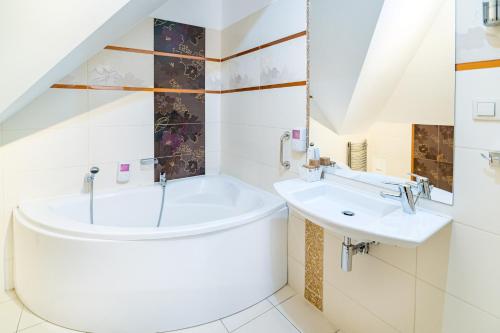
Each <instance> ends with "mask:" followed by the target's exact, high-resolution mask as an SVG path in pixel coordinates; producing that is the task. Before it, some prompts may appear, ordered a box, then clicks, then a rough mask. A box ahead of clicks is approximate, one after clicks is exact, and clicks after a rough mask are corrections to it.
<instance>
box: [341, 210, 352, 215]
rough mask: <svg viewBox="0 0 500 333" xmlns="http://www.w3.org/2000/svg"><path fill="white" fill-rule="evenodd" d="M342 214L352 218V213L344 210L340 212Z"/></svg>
mask: <svg viewBox="0 0 500 333" xmlns="http://www.w3.org/2000/svg"><path fill="white" fill-rule="evenodd" d="M342 214H344V215H345V216H354V215H355V214H354V212H351V211H350V210H344V211H343V212H342Z"/></svg>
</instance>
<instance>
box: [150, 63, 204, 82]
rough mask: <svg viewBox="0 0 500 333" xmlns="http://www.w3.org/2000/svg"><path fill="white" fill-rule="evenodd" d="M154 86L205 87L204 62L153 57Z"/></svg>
mask: <svg viewBox="0 0 500 333" xmlns="http://www.w3.org/2000/svg"><path fill="white" fill-rule="evenodd" d="M154 71H155V74H154V77H155V79H154V86H155V87H156V88H173V89H205V62H204V61H200V60H192V59H182V58H171V57H163V56H155V57H154Z"/></svg>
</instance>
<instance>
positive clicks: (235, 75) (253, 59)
mask: <svg viewBox="0 0 500 333" xmlns="http://www.w3.org/2000/svg"><path fill="white" fill-rule="evenodd" d="M221 80H222V84H221V86H222V90H228V89H238V88H248V87H257V86H260V56H259V53H258V52H252V53H249V54H245V55H243V56H240V57H237V58H233V59H230V60H227V61H224V62H223V63H222V77H221Z"/></svg>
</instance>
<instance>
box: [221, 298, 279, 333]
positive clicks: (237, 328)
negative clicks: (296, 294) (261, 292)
mask: <svg viewBox="0 0 500 333" xmlns="http://www.w3.org/2000/svg"><path fill="white" fill-rule="evenodd" d="M266 300H267V298H266ZM269 303H271V302H269ZM257 304H258V303H257ZM271 305H272V307H271V308H269V309H267V310H266V311H264V312H262V313H261V314H259V315H258V316H257V317H255V318H252V319H251V320H249V321H247V322H246V323H244V324H242V325H240V326H238V327H236V328H235V329H234V330H232V331H230V330H228V332H230V333H231V332H236V331H237V330H239V329H240V328H242V327H243V326H246V325H248V324H250V323H251V322H253V321H254V320H256V319H257V318H259V317H261V316H263V315H265V314H266V313H268V312H269V311H271V310H273V308H274V304H273V303H271ZM240 312H241V311H240ZM221 321H222V319H221ZM224 327H225V325H224Z"/></svg>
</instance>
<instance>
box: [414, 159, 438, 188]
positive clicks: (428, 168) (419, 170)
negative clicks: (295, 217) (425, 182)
mask: <svg viewBox="0 0 500 333" xmlns="http://www.w3.org/2000/svg"><path fill="white" fill-rule="evenodd" d="M413 172H414V173H416V174H418V175H421V176H424V177H427V178H429V181H430V182H431V184H432V185H434V186H437V185H438V183H439V175H438V162H437V161H433V160H426V159H419V158H415V159H414V160H413Z"/></svg>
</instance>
